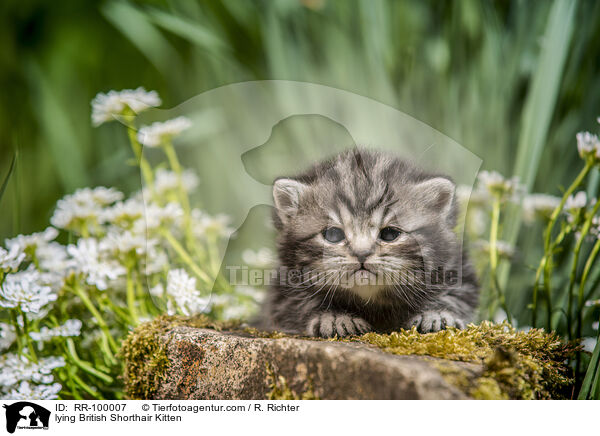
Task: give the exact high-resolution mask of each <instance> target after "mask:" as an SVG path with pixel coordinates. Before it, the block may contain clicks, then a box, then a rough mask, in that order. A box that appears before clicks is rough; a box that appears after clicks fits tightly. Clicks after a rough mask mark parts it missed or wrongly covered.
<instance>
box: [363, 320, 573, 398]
mask: <svg viewBox="0 0 600 436" xmlns="http://www.w3.org/2000/svg"><path fill="white" fill-rule="evenodd" d="M351 340H354V341H360V342H367V343H369V344H373V345H375V346H377V347H379V348H380V349H382V350H384V351H386V352H388V353H392V354H401V355H409V354H416V355H424V356H432V357H439V358H443V359H447V360H456V361H463V362H476V363H481V364H482V365H483V368H484V369H483V372H482V373H481V375H480V376H479V377H476V378H473V377H471V378H470V379H469V378H467V377H466V373H464V371H463V373H462V374H459V373H460V372H461V370H460V369H458V368H455V369H454V370H452V371H446V372H444V371H442V373H443V374H444V376H445V377H446V378H447V380H448V381H449V382H450V383H452V384H454V385H455V386H458V387H459V388H461V389H463V390H464V391H465V392H467V393H468V394H469V395H472V396H473V397H475V398H480V399H483V398H488V399H489V398H498V399H499V398H514V399H534V398H562V397H564V396H565V392H566V391H567V390H568V387H569V386H570V385H571V384H572V382H573V381H572V380H571V379H570V378H569V377H568V375H567V374H568V368H567V366H566V363H565V361H566V360H567V359H568V358H569V357H570V356H572V355H573V354H574V353H575V351H576V350H577V349H578V347H576V346H575V345H569V344H565V343H564V342H562V341H561V340H560V338H559V337H558V336H556V335H554V334H547V333H545V332H544V331H543V330H539V329H532V330H530V331H528V332H519V331H516V330H515V329H514V328H513V327H511V326H510V325H508V324H506V323H504V324H493V323H490V322H483V323H481V324H480V325H470V326H469V327H468V328H466V329H465V330H456V329H446V330H442V331H439V332H436V333H429V334H420V333H419V332H417V331H416V329H414V328H413V329H412V330H402V331H399V332H393V333H390V334H377V333H367V334H365V335H363V336H361V337H358V338H352V339H351Z"/></svg>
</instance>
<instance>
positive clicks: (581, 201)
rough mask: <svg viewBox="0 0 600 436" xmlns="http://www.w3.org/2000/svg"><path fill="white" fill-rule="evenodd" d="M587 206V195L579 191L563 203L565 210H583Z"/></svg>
mask: <svg viewBox="0 0 600 436" xmlns="http://www.w3.org/2000/svg"><path fill="white" fill-rule="evenodd" d="M586 205H587V195H586V193H585V191H579V192H578V193H577V194H575V195H569V197H568V198H567V201H566V202H565V209H566V210H574V209H583V208H584V207H585V206H586Z"/></svg>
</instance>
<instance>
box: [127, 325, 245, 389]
mask: <svg viewBox="0 0 600 436" xmlns="http://www.w3.org/2000/svg"><path fill="white" fill-rule="evenodd" d="M240 325H241V322H239V321H214V320H211V319H210V318H208V317H207V316H205V315H199V316H194V317H183V316H166V315H163V316H159V317H157V318H155V319H154V320H152V321H150V322H147V323H144V324H142V325H140V326H138V327H137V328H136V329H135V330H133V331H132V332H131V333H129V335H128V336H127V338H126V339H125V340H124V341H123V344H122V346H121V351H120V356H121V357H122V358H123V360H124V362H125V371H124V374H123V381H124V384H125V392H126V394H127V396H128V397H129V398H131V399H150V398H152V397H153V396H154V394H155V393H156V390H157V388H158V386H159V385H160V383H161V382H162V381H163V380H164V378H165V375H166V372H167V369H168V368H169V365H170V361H169V358H168V356H167V349H166V348H167V344H165V343H163V342H161V341H160V340H159V338H160V337H161V336H164V333H165V332H167V331H168V330H170V329H172V328H174V327H177V326H189V327H195V328H210V329H214V330H236V329H239V328H240Z"/></svg>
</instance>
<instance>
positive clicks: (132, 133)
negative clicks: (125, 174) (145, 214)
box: [127, 123, 154, 191]
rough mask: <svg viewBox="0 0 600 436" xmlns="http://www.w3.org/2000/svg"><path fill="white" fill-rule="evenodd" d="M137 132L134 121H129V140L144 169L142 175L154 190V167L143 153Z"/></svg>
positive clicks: (141, 167)
mask: <svg viewBox="0 0 600 436" xmlns="http://www.w3.org/2000/svg"><path fill="white" fill-rule="evenodd" d="M136 134H137V130H136V129H135V126H134V125H133V123H128V124H127V135H128V136H129V142H130V143H131V148H132V149H133V153H134V154H135V157H136V159H137V161H138V164H139V165H140V169H141V170H142V177H144V181H145V182H146V184H147V185H148V187H149V188H150V191H152V190H153V185H154V184H153V180H154V179H153V176H152V168H151V167H150V164H149V163H148V161H147V160H146V158H145V157H144V154H143V153H142V145H141V144H140V143H139V142H138V140H137V136H136Z"/></svg>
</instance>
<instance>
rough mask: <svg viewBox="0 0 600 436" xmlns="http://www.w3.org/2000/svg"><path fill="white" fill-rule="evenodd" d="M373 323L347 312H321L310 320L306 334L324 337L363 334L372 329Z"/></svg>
mask: <svg viewBox="0 0 600 436" xmlns="http://www.w3.org/2000/svg"><path fill="white" fill-rule="evenodd" d="M372 330H373V328H372V327H371V325H370V324H369V323H368V322H367V321H365V320H364V319H362V318H359V317H356V316H352V315H348V314H346V313H336V312H320V313H317V314H315V315H313V316H312V317H311V318H309V320H308V324H307V326H306V334H307V335H309V336H317V337H322V338H332V337H334V336H336V335H337V336H339V337H344V336H352V335H362V334H364V333H367V332H370V331H372Z"/></svg>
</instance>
